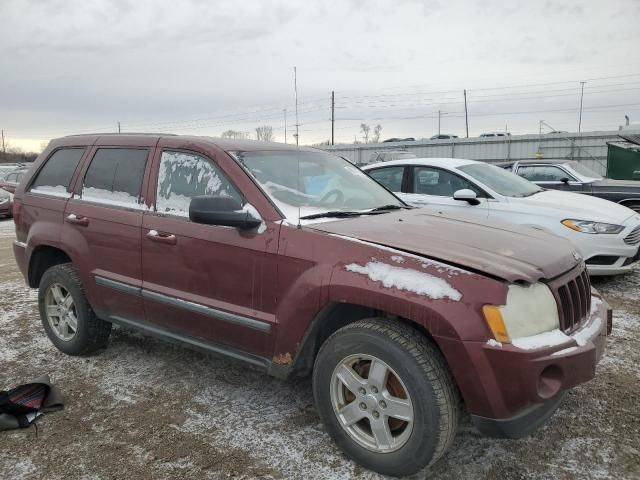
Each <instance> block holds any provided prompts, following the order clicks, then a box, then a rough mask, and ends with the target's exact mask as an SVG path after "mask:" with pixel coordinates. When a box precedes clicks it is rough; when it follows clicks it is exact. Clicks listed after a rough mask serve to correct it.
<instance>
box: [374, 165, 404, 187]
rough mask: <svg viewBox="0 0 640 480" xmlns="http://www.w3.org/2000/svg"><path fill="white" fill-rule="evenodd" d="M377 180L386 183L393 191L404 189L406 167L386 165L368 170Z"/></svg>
mask: <svg viewBox="0 0 640 480" xmlns="http://www.w3.org/2000/svg"><path fill="white" fill-rule="evenodd" d="M367 173H368V174H369V175H370V176H371V177H372V178H373V179H374V180H375V181H376V182H378V183H380V184H382V185H384V186H385V187H386V188H387V189H388V190H391V191H392V192H401V191H402V177H403V176H404V167H384V168H378V169H376V170H370V171H369V172H367Z"/></svg>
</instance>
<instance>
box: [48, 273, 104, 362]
mask: <svg viewBox="0 0 640 480" xmlns="http://www.w3.org/2000/svg"><path fill="white" fill-rule="evenodd" d="M38 307H39V310H40V319H41V320H42V325H43V327H44V330H45V332H46V333H47V336H48V337H49V340H51V342H52V343H53V344H54V345H55V346H56V348H57V349H58V350H60V351H61V352H63V353H66V354H67V355H86V354H90V353H93V352H95V351H96V350H98V349H99V348H101V347H103V346H104V345H105V344H106V343H107V340H108V339H109V335H110V333H111V323H110V322H105V321H104V320H101V319H99V318H98V317H97V316H96V314H95V313H94V311H93V309H92V308H91V305H89V302H88V300H87V297H86V295H85V293H84V289H83V288H82V282H81V281H80V278H79V277H78V273H77V272H76V270H75V268H73V265H72V264H70V263H63V264H60V265H55V266H53V267H51V268H49V269H48V270H47V271H46V272H44V275H42V278H41V279H40V285H39V288H38Z"/></svg>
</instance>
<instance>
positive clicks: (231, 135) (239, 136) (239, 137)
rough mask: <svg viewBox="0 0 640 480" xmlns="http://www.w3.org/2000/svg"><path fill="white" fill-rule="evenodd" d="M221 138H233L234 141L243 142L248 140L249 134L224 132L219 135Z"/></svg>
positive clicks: (234, 131)
mask: <svg viewBox="0 0 640 480" xmlns="http://www.w3.org/2000/svg"><path fill="white" fill-rule="evenodd" d="M220 136H221V137H222V138H233V139H234V140H243V139H246V138H249V132H240V131H238V130H226V131H224V132H222V134H221V135H220Z"/></svg>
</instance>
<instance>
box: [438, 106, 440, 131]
mask: <svg viewBox="0 0 640 480" xmlns="http://www.w3.org/2000/svg"><path fill="white" fill-rule="evenodd" d="M438 136H440V110H438Z"/></svg>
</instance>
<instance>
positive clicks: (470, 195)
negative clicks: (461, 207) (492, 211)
mask: <svg viewBox="0 0 640 480" xmlns="http://www.w3.org/2000/svg"><path fill="white" fill-rule="evenodd" d="M453 199H454V200H463V201H465V202H467V203H469V205H478V204H479V203H480V200H478V195H477V194H476V192H474V191H473V190H470V189H468V188H463V189H462V190H456V191H455V192H454V194H453Z"/></svg>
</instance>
